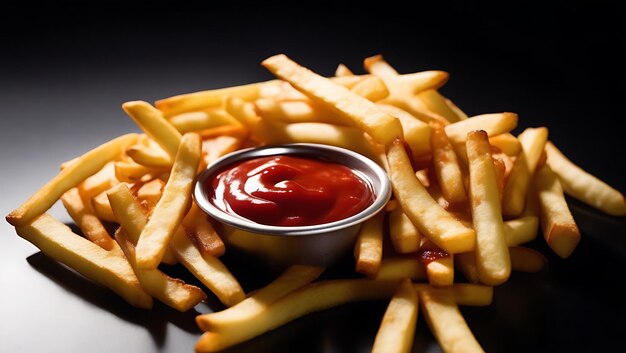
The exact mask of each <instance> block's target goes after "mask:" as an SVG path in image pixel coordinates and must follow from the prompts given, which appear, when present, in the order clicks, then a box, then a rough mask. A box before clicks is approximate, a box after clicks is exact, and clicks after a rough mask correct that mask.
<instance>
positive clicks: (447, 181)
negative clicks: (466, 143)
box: [430, 122, 467, 204]
mask: <svg viewBox="0 0 626 353" xmlns="http://www.w3.org/2000/svg"><path fill="white" fill-rule="evenodd" d="M430 127H431V130H432V136H431V139H430V145H431V148H432V152H433V165H434V169H435V175H436V176H437V180H438V181H439V186H440V187H441V192H442V193H443V196H444V197H445V199H446V200H448V202H450V203H452V204H458V203H462V202H465V201H466V200H467V194H466V192H465V187H464V186H463V174H462V172H461V167H460V166H459V161H458V159H457V157H456V153H455V152H454V148H453V147H452V144H451V143H450V140H448V136H447V135H446V131H445V128H444V126H443V124H441V123H438V122H431V123H430Z"/></svg>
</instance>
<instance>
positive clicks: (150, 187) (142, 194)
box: [137, 179, 165, 208]
mask: <svg viewBox="0 0 626 353" xmlns="http://www.w3.org/2000/svg"><path fill="white" fill-rule="evenodd" d="M164 187H165V182H164V181H163V180H161V179H152V180H150V181H149V182H147V183H145V184H143V185H142V186H141V187H140V188H139V189H138V190H137V199H139V201H144V202H147V203H148V206H149V207H150V208H154V206H156V204H157V203H158V202H159V200H160V199H161V195H163V188H164Z"/></svg>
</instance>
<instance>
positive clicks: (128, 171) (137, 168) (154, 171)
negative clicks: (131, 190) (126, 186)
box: [113, 160, 168, 183]
mask: <svg viewBox="0 0 626 353" xmlns="http://www.w3.org/2000/svg"><path fill="white" fill-rule="evenodd" d="M113 165H114V168H115V177H116V178H117V180H119V181H122V182H126V183H135V182H138V181H140V180H144V179H146V175H148V176H149V177H150V179H151V178H152V177H153V176H156V175H160V174H163V173H165V172H167V170H168V169H167V168H154V167H146V166H145V165H141V164H139V163H136V162H134V161H133V160H126V161H117V162H115V163H114V164H113Z"/></svg>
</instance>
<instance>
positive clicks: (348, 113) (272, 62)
mask: <svg viewBox="0 0 626 353" xmlns="http://www.w3.org/2000/svg"><path fill="white" fill-rule="evenodd" d="M263 66H265V67H266V68H267V69H269V70H270V71H271V72H272V73H274V74H275V75H277V76H278V77H279V78H281V79H283V80H285V81H287V82H289V83H291V84H292V85H293V86H294V87H295V88H297V89H298V90H299V91H301V92H303V93H305V94H306V95H307V96H308V97H309V98H311V99H312V100H314V101H315V102H316V103H318V104H320V105H322V106H324V107H326V108H329V109H332V110H334V111H337V112H338V113H340V114H342V115H343V116H345V117H346V118H347V119H350V120H351V121H353V122H354V123H355V125H356V126H358V127H359V128H361V129H363V131H365V132H366V133H368V134H369V135H370V136H372V138H373V139H374V140H375V141H377V142H379V143H381V144H387V143H391V142H392V141H393V140H394V139H395V138H397V137H401V136H402V125H401V124H400V122H399V121H398V119H396V118H394V117H393V116H391V115H389V114H387V113H384V112H382V111H381V110H380V109H378V108H377V107H376V105H375V104H374V103H372V102H370V101H368V100H367V99H365V98H362V97H360V96H359V95H357V94H355V93H353V92H350V91H349V90H347V89H346V88H344V87H342V86H340V85H337V84H335V83H333V82H332V81H330V80H328V79H326V78H324V77H322V76H319V75H317V74H315V73H313V72H312V71H310V70H308V69H306V68H304V67H302V66H300V65H298V64H297V63H295V62H293V61H292V60H291V59H289V58H288V57H286V56H285V55H276V56H272V57H270V58H268V59H265V60H264V61H263Z"/></svg>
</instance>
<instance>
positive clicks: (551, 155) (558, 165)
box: [546, 142, 626, 216]
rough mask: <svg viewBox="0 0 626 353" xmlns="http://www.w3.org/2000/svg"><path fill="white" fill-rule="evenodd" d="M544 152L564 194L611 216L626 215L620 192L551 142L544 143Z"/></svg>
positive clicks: (625, 202)
mask: <svg viewBox="0 0 626 353" xmlns="http://www.w3.org/2000/svg"><path fill="white" fill-rule="evenodd" d="M546 152H547V155H548V165H549V166H550V168H551V169H552V170H553V171H554V173H556V175H557V176H558V177H559V181H560V182H561V186H563V191H565V193H566V194H568V195H571V196H573V197H575V198H577V199H578V200H580V201H582V202H584V203H586V204H588V205H590V206H592V207H595V208H597V209H598V210H600V211H603V212H605V213H607V214H610V215H612V216H626V201H624V195H622V193H621V192H619V191H617V190H615V189H614V188H612V187H611V186H609V185H608V184H606V183H605V182H603V181H602V180H600V179H598V178H596V177H595V176H593V175H591V174H589V173H587V172H586V171H584V170H583V169H582V168H580V167H579V166H577V165H575V164H574V163H573V162H572V161H570V160H569V159H567V157H565V155H564V154H563V153H561V151H559V150H558V148H556V146H555V145H554V144H552V142H548V143H547V144H546Z"/></svg>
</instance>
